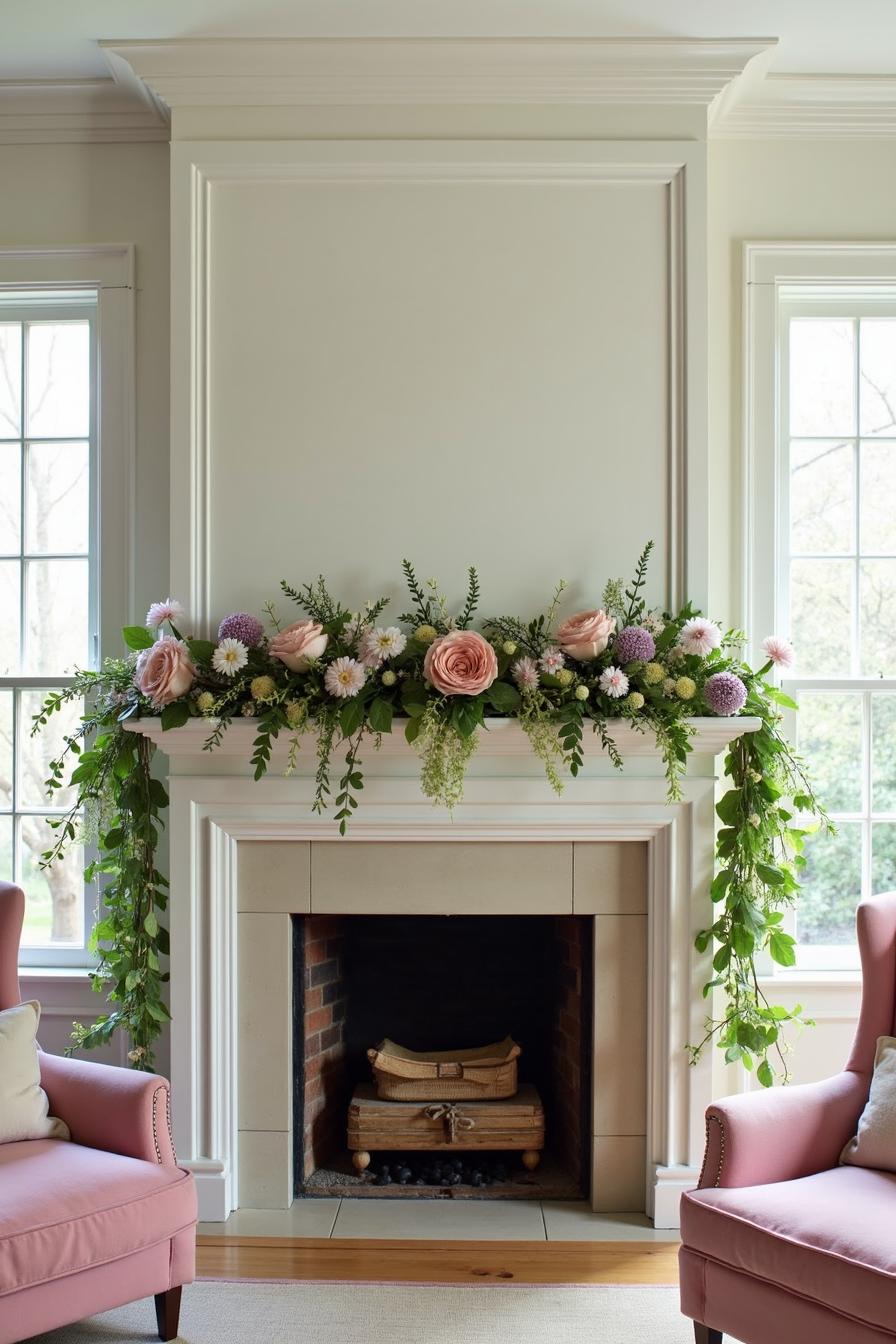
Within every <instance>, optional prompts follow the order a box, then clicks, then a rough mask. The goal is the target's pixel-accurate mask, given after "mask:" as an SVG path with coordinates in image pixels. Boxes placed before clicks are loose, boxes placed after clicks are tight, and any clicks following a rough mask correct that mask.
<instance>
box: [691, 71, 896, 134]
mask: <svg viewBox="0 0 896 1344" xmlns="http://www.w3.org/2000/svg"><path fill="white" fill-rule="evenodd" d="M732 94H733V97H732V99H731V101H730V102H729V103H728V104H727V106H726V107H725V108H724V110H720V111H719V114H718V115H717V116H716V118H715V119H714V120H713V122H712V126H711V130H710V135H711V137H712V138H713V139H723V140H763V139H768V138H773V139H823V140H855V139H868V138H875V137H879V136H892V135H893V134H894V133H896V77H893V76H890V75H786V74H780V75H776V74H769V75H766V76H765V78H764V79H763V80H762V81H761V82H759V83H758V84H756V85H754V86H753V88H752V90H751V92H750V93H745V94H744V95H743V96H741V97H738V96H737V90H736V87H735V89H733V90H732Z"/></svg>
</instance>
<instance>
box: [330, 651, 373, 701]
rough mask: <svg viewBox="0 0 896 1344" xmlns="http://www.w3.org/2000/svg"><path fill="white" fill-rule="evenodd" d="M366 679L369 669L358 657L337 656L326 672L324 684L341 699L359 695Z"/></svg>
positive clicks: (332, 693)
mask: <svg viewBox="0 0 896 1344" xmlns="http://www.w3.org/2000/svg"><path fill="white" fill-rule="evenodd" d="M366 680H367V670H366V668H365V667H364V666H363V665H362V664H361V663H359V662H358V660H357V659H356V658H337V659H336V660H335V661H334V662H332V663H331V664H330V666H329V667H328V668H327V670H326V672H325V673H324V685H325V686H326V688H327V690H328V691H329V692H330V694H331V695H335V696H336V698H337V699H339V700H348V699H350V698H351V697H352V696H353V695H357V694H358V692H359V691H360V689H361V687H362V686H363V685H364V682H365V681H366Z"/></svg>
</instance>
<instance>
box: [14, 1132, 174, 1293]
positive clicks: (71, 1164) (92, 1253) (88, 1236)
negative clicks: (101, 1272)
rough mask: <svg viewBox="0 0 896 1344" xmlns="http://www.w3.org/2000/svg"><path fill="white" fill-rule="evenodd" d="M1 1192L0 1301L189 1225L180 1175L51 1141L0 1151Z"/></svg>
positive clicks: (127, 1253)
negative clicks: (11, 1294)
mask: <svg viewBox="0 0 896 1344" xmlns="http://www.w3.org/2000/svg"><path fill="white" fill-rule="evenodd" d="M0 1192H2V1194H0V1298H2V1297H3V1295H4V1294H5V1293H14V1292H17V1291H18V1290H19V1289H22V1288H29V1287H33V1286H35V1285H37V1284H40V1283H48V1282H49V1281H51V1280H53V1279H62V1278H65V1277H66V1276H67V1275H70V1274H77V1273H78V1272H79V1271H81V1270H86V1269H90V1268H93V1267H94V1266H97V1265H104V1264H109V1263H110V1262H113V1261H116V1260H122V1259H125V1258H126V1257H128V1256H130V1255H132V1254H134V1252H136V1251H140V1250H144V1249H146V1248H147V1247H150V1246H154V1245H157V1244H158V1243H160V1242H167V1241H170V1240H171V1239H172V1238H173V1237H174V1236H175V1235H176V1233H178V1232H180V1231H182V1230H183V1229H186V1228H190V1229H192V1227H193V1225H194V1223H195V1221H196V1193H195V1187H194V1184H193V1181H192V1178H191V1177H190V1175H189V1174H188V1173H187V1172H185V1171H181V1170H180V1169H179V1168H178V1167H170V1166H160V1165H159V1164H158V1163H149V1162H143V1161H140V1160H137V1159H135V1158H131V1157H121V1156H119V1155H118V1154H114V1153H106V1152H100V1151H97V1150H95V1149H92V1148H83V1147H81V1146H80V1144H76V1143H60V1142H59V1141H58V1140H54V1139H40V1140H35V1141H32V1142H26V1143H8V1144H4V1145H3V1146H2V1147H0ZM135 1295H136V1296H139V1288H138V1290H137V1292H136V1294H135Z"/></svg>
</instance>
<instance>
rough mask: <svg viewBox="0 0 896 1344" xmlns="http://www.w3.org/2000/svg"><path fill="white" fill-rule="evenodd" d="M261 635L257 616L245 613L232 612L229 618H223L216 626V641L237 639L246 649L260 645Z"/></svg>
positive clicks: (262, 629) (261, 627)
mask: <svg viewBox="0 0 896 1344" xmlns="http://www.w3.org/2000/svg"><path fill="white" fill-rule="evenodd" d="M263 634H264V626H263V625H262V623H261V621H260V620H259V619H258V617H257V616H250V615H249V613H248V612H247V611H234V612H233V613H232V614H231V615H230V616H225V617H224V619H223V621H222V622H221V624H220V625H219V626H218V639H238V640H239V641H240V643H241V644H245V646H246V648H247V649H254V648H255V645H256V644H260V643H261V637H262V635H263Z"/></svg>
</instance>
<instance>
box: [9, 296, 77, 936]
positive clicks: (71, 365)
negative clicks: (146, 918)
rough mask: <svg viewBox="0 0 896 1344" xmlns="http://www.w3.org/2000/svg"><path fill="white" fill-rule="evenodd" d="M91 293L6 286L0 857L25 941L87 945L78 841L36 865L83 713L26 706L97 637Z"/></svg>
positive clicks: (36, 702) (59, 805) (57, 682)
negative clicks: (47, 863)
mask: <svg viewBox="0 0 896 1344" xmlns="http://www.w3.org/2000/svg"><path fill="white" fill-rule="evenodd" d="M96 307H97V305H96V294H95V293H92V294H91V293H84V292H83V291H79V292H76V293H72V294H65V293H57V294H32V295H28V294H27V293H23V292H18V293H15V292H13V293H9V292H7V293H6V294H5V295H3V296H2V297H0V870H2V871H3V872H4V873H9V874H11V875H14V878H15V880H16V881H17V882H19V883H20V884H21V885H22V886H23V887H24V889H25V892H26V895H27V906H26V913H25V927H24V931H23V935H22V946H23V948H24V949H26V950H27V951H29V952H38V951H41V952H44V951H51V950H52V951H55V952H61V951H67V952H69V953H73V952H74V953H76V954H77V953H79V952H81V953H83V948H84V947H85V942H86V934H87V927H86V925H87V920H88V917H89V910H88V902H86V901H85V898H84V881H83V866H84V865H83V856H82V855H81V854H80V853H79V851H77V850H74V851H72V853H71V854H70V855H69V856H68V857H67V858H66V860H65V861H64V862H62V863H59V864H56V865H55V866H54V867H53V868H52V869H51V870H49V871H47V872H43V871H41V869H40V867H39V861H40V855H41V854H42V852H43V851H44V850H45V849H48V848H49V846H50V844H51V843H52V839H53V831H52V829H51V828H50V825H49V824H48V821H47V815H48V812H47V797H46V793H45V791H44V787H43V785H44V780H45V779H46V777H47V775H48V774H49V761H50V760H51V759H52V757H53V756H54V755H55V754H56V752H57V751H58V749H59V746H60V743H61V737H62V734H63V733H65V732H68V731H71V730H72V728H73V727H74V726H75V724H76V722H77V714H76V712H75V710H74V707H71V710H70V712H69V713H67V715H66V716H65V717H64V718H63V716H60V720H59V722H57V723H55V724H53V725H52V731H51V732H47V733H42V734H40V735H39V736H38V737H34V738H33V737H32V736H31V719H32V716H33V715H34V714H35V713H36V712H37V710H38V708H39V706H40V703H41V700H42V699H43V696H44V695H45V693H46V691H47V690H48V689H49V688H51V687H54V686H62V685H65V684H66V676H65V674H66V672H68V671H70V670H71V669H72V668H73V667H74V666H75V665H76V664H77V665H79V666H81V667H89V666H91V665H92V664H93V662H94V661H95V656H96V650H97V648H98V631H97V610H98V603H97V600H96V587H97V584H96V568H97V566H96V544H95V543H96V533H97V527H96V425H95V420H96V416H95V406H96V396H95V387H96V339H95V337H96ZM65 801H66V800H65V798H64V797H60V796H59V795H57V796H56V798H55V799H54V808H53V810H54V811H61V810H64V807H65Z"/></svg>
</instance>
